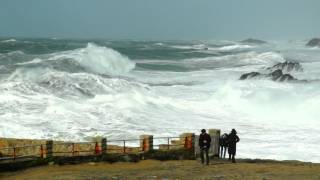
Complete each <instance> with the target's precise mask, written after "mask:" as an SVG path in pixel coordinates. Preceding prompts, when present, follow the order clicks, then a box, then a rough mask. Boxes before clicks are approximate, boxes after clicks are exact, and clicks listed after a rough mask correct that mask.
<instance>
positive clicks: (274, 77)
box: [268, 69, 283, 81]
mask: <svg viewBox="0 0 320 180" xmlns="http://www.w3.org/2000/svg"><path fill="white" fill-rule="evenodd" d="M282 75H283V73H282V70H281V69H277V70H275V71H273V72H272V73H270V74H268V76H271V78H272V80H274V81H276V80H277V79H279V78H280V77H281V76H282Z"/></svg>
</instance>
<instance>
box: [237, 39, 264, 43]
mask: <svg viewBox="0 0 320 180" xmlns="http://www.w3.org/2000/svg"><path fill="white" fill-rule="evenodd" d="M241 43H245V44H265V43H267V42H266V41H262V40H260V39H252V38H249V39H245V40H243V41H241Z"/></svg>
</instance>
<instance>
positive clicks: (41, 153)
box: [40, 144, 44, 158]
mask: <svg viewBox="0 0 320 180" xmlns="http://www.w3.org/2000/svg"><path fill="white" fill-rule="evenodd" d="M40 157H41V158H43V157H44V153H43V145H42V144H41V145H40Z"/></svg>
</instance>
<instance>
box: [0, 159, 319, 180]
mask: <svg viewBox="0 0 320 180" xmlns="http://www.w3.org/2000/svg"><path fill="white" fill-rule="evenodd" d="M0 178H1V179H8V180H9V179H46V180H50V179H245V180H250V179H259V180H267V179H281V180H286V179H288V180H295V179H297V180H301V179H320V165H319V164H311V163H301V162H270V161H257V162H255V163H252V162H251V163H249V162H248V161H245V160H243V161H242V162H239V163H236V164H232V163H229V162H227V161H221V160H219V161H211V164H210V165H209V166H202V165H201V164H200V163H199V161H192V160H188V161H155V160H145V161H141V162H139V163H114V164H110V163H86V164H79V165H64V166H58V165H50V166H44V167H37V168H31V169H27V170H24V171H18V172H10V173H9V172H8V173H2V174H0Z"/></svg>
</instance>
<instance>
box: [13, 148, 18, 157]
mask: <svg viewBox="0 0 320 180" xmlns="http://www.w3.org/2000/svg"><path fill="white" fill-rule="evenodd" d="M16 156H17V155H16V147H13V160H16Z"/></svg>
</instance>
